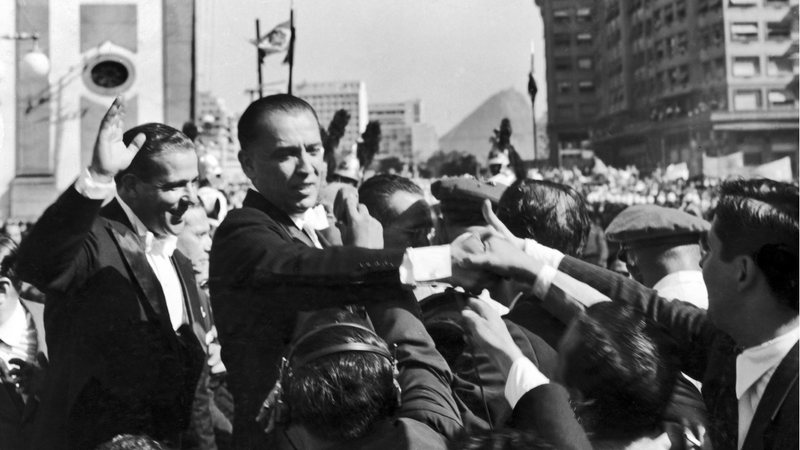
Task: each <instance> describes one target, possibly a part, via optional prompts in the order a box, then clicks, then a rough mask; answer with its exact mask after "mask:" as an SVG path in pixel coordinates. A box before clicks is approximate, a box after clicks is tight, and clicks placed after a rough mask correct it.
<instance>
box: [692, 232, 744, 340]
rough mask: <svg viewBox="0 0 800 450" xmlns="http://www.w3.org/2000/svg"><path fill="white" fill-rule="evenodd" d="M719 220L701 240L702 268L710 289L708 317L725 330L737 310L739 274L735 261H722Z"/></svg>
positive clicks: (704, 278) (704, 279)
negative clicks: (718, 231)
mask: <svg viewBox="0 0 800 450" xmlns="http://www.w3.org/2000/svg"><path fill="white" fill-rule="evenodd" d="M717 226H718V225H717V219H714V222H713V223H712V224H711V231H709V232H708V236H707V237H706V238H704V239H701V249H702V258H701V259H700V267H701V268H702V269H703V281H705V283H706V287H707V288H708V317H709V319H711V321H712V322H713V323H714V324H715V325H716V326H717V327H719V328H720V329H723V330H724V329H725V328H724V324H725V323H726V322H727V318H728V317H729V316H730V314H731V311H732V310H734V309H735V308H737V305H736V300H737V298H738V295H737V294H736V288H735V287H736V285H737V279H736V277H737V273H738V270H737V269H736V267H735V266H736V264H735V262H734V261H735V260H736V258H732V259H731V261H724V260H723V259H722V254H721V253H722V242H721V241H720V240H719V236H718V235H717V231H716V230H717Z"/></svg>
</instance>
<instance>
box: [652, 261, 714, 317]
mask: <svg viewBox="0 0 800 450" xmlns="http://www.w3.org/2000/svg"><path fill="white" fill-rule="evenodd" d="M653 290H655V291H658V293H659V294H660V295H661V296H662V297H665V298H668V299H673V298H677V299H678V300H683V301H685V302H689V303H693V304H694V305H695V306H698V307H700V308H703V309H708V290H707V289H706V283H705V281H704V280H703V272H702V271H700V270H679V271H677V272H672V273H670V274H667V275H666V276H664V278H662V279H660V280H658V282H657V283H656V284H654V285H653Z"/></svg>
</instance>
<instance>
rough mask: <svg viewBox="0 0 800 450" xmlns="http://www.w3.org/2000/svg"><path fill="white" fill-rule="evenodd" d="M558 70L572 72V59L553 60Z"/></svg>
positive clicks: (559, 58)
mask: <svg viewBox="0 0 800 450" xmlns="http://www.w3.org/2000/svg"><path fill="white" fill-rule="evenodd" d="M553 65H554V66H555V68H556V70H572V59H571V58H570V57H568V56H561V57H557V58H555V59H554V60H553Z"/></svg>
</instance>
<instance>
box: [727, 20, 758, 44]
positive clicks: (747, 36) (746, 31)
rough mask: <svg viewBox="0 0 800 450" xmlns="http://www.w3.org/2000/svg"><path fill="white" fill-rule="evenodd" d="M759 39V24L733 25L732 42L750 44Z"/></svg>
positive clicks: (742, 23) (736, 23)
mask: <svg viewBox="0 0 800 450" xmlns="http://www.w3.org/2000/svg"><path fill="white" fill-rule="evenodd" d="M757 39H758V23H757V22H734V23H732V24H731V40H732V41H737V42H749V41H754V40H757Z"/></svg>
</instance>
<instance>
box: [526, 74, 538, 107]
mask: <svg viewBox="0 0 800 450" xmlns="http://www.w3.org/2000/svg"><path fill="white" fill-rule="evenodd" d="M538 92H539V88H537V87H536V80H534V79H533V72H531V73H529V74H528V95H530V96H531V101H533V100H535V99H536V94H537V93H538Z"/></svg>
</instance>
